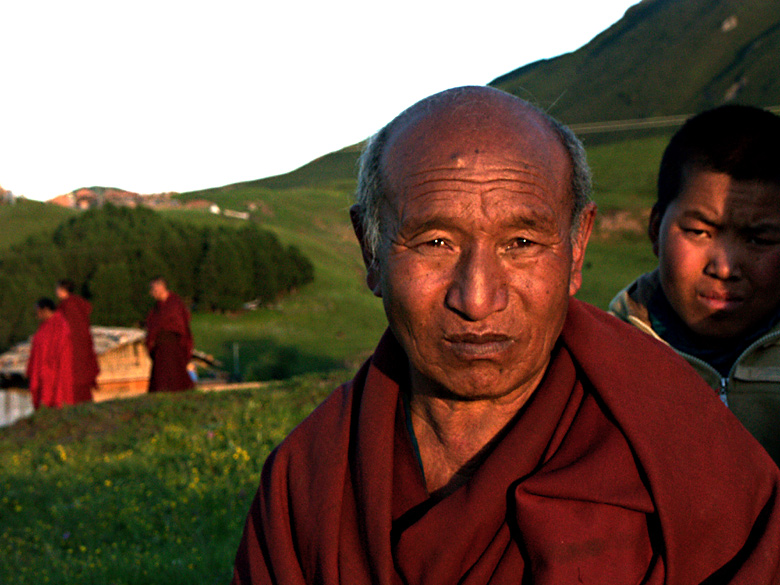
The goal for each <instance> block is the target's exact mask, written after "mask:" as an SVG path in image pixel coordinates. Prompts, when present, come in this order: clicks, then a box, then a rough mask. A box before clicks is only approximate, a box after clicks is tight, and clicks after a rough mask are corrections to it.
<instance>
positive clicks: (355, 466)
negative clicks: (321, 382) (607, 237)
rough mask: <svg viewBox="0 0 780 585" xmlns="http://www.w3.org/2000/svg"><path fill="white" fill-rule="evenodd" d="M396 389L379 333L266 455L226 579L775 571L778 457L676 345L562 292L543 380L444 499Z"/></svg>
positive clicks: (654, 579) (575, 578)
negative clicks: (560, 317)
mask: <svg viewBox="0 0 780 585" xmlns="http://www.w3.org/2000/svg"><path fill="white" fill-rule="evenodd" d="M406 391H408V360H407V358H406V356H405V354H404V352H403V350H402V349H401V347H400V346H399V345H398V343H397V341H396V340H395V338H394V337H393V336H392V334H390V333H386V334H385V336H384V337H383V339H382V341H381V342H380V344H379V346H378V348H377V350H376V352H375V353H374V355H373V357H372V358H371V360H370V361H369V362H367V363H366V364H365V365H364V366H363V368H361V370H360V371H359V372H358V374H357V375H356V377H355V378H354V380H352V381H351V382H349V383H347V384H345V385H343V386H342V387H340V388H339V389H338V390H337V391H336V392H334V393H333V394H332V395H331V396H330V397H329V398H328V399H327V400H326V401H325V402H324V403H323V404H322V405H320V406H319V407H318V408H317V409H316V410H315V411H314V412H313V413H312V414H311V415H310V416H309V417H308V418H307V419H306V420H305V421H304V422H303V423H301V424H300V425H299V426H298V427H297V428H296V429H295V430H294V431H293V432H292V433H291V434H290V435H289V437H288V438H287V439H285V441H284V442H283V443H282V444H281V445H280V446H279V447H277V449H275V450H274V451H273V453H272V454H271V455H270V456H269V458H268V460H267V462H266V464H265V466H264V468H263V473H262V479H261V484H260V488H259V490H258V493H257V495H256V497H255V499H254V501H253V503H252V506H251V508H250V511H249V515H248V518H247V522H246V526H245V528H244V533H243V537H242V540H241V542H240V545H239V549H238V553H237V556H236V564H235V570H234V577H233V583H234V584H236V585H246V584H248V583H255V584H259V583H278V584H285V585H287V584H295V585H297V584H303V583H328V584H330V583H372V584H386V585H400V584H410V585H411V584H414V585H417V584H419V585H450V584H455V583H462V584H464V585H477V584H486V583H490V584H504V583H523V584H537V585H559V584H569V583H571V584H582V583H586V584H587V583H590V584H599V585H602V584H607V583H608V584H610V585H617V584H623V583H626V584H632V585H636V584H640V583H644V584H648V585H656V584H658V585H660V584H662V583H665V584H672V585H689V584H690V585H693V584H698V583H705V582H706V583H740V584H745V585H747V584H751V585H753V584H759V583H761V584H763V583H766V584H770V583H778V582H780V502H778V497H777V496H778V494H777V492H778V485H779V483H780V470H778V469H777V467H776V466H775V465H774V463H773V462H772V460H771V458H769V456H768V455H767V454H766V452H765V451H764V450H763V449H762V448H761V447H760V446H759V445H758V443H757V442H756V441H755V440H754V439H753V438H752V437H751V436H750V435H749V433H747V431H745V430H744V428H743V427H742V425H741V424H740V423H739V422H738V421H737V420H736V418H734V417H733V415H732V414H731V413H729V412H728V410H727V409H726V408H725V407H724V406H723V405H722V404H721V403H720V401H719V400H718V398H717V396H715V395H713V394H712V391H711V390H710V389H709V387H707V386H706V385H705V384H704V383H703V382H702V381H701V379H700V378H699V377H698V375H697V374H696V373H695V372H694V371H693V370H692V369H691V368H690V367H689V366H688V365H687V364H686V363H685V362H684V361H683V360H682V359H681V358H679V357H678V356H677V355H676V354H674V353H673V352H671V351H670V350H669V349H668V348H666V347H664V346H663V345H662V344H660V343H658V342H656V341H655V340H652V339H651V338H650V337H648V336H646V335H643V334H642V333H641V332H639V331H638V330H635V329H633V328H632V327H630V326H628V325H626V324H624V323H621V322H620V321H618V320H617V319H615V318H613V317H611V316H608V315H606V314H605V313H603V312H602V311H599V310H597V309H595V308H593V307H590V306H588V305H586V304H584V303H581V302H578V301H572V302H571V304H570V308H569V313H568V315H567V319H566V323H565V325H564V328H563V332H562V334H561V337H560V339H559V340H558V343H557V345H556V348H555V350H554V352H553V355H552V359H551V362H550V365H549V367H548V370H547V372H546V374H545V377H544V379H543V381H542V383H541V384H540V386H539V387H538V388H537V389H536V391H535V392H534V394H533V395H532V397H531V398H530V399H529V401H528V402H527V403H526V405H525V406H524V407H523V408H522V409H521V411H520V412H519V413H518V414H517V416H516V417H515V419H514V420H513V421H512V422H511V423H510V425H509V426H508V428H507V429H506V430H505V433H504V434H503V436H502V438H501V440H500V441H499V442H498V443H497V444H496V445H495V446H494V448H493V449H492V451H491V452H490V454H489V455H488V456H487V458H486V459H485V460H484V462H483V463H482V465H481V466H480V467H479V468H478V469H477V470H476V472H475V473H474V475H473V476H472V477H471V478H470V479H469V480H468V482H467V483H466V484H465V485H463V486H461V487H460V488H459V489H458V490H456V491H455V492H453V493H451V494H449V495H448V496H446V497H444V498H439V499H436V498H432V497H430V496H429V494H428V493H427V490H426V487H425V481H424V476H423V470H421V469H420V466H419V463H418V460H417V458H416V456H415V454H414V451H413V448H412V442H411V439H410V437H409V433H408V432H407V430H406V421H405V414H404V409H403V406H402V401H401V400H400V399H399V394H400V393H402V392H406ZM708 579H709V580H708Z"/></svg>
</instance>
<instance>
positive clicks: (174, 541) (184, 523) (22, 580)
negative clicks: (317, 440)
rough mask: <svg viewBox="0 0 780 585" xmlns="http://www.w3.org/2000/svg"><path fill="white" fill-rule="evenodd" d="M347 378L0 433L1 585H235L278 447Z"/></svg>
mask: <svg viewBox="0 0 780 585" xmlns="http://www.w3.org/2000/svg"><path fill="white" fill-rule="evenodd" d="M350 375H351V373H350V372H346V371H339V372H333V373H331V374H329V375H327V376H324V375H323V376H305V377H298V378H295V379H292V380H288V381H285V382H276V383H271V384H268V385H267V386H263V387H258V388H256V389H251V390H232V391H225V392H218V393H217V392H214V393H205V392H190V393H186V394H179V395H146V396H142V397H140V398H137V399H130V400H120V401H114V402H109V403H101V404H89V405H79V406H76V407H70V408H65V409H62V410H43V411H40V412H38V413H36V414H35V415H34V416H32V417H31V418H29V419H27V420H24V421H20V422H18V423H17V424H15V425H14V426H12V427H9V428H5V429H0V526H1V527H2V530H0V583H16V584H19V585H23V584H28V583H30V584H33V583H35V584H39V583H57V584H63V585H67V584H71V583H72V584H85V583H94V584H96V585H98V584H99V585H131V584H138V585H141V584H149V583H161V584H166V585H172V584H179V583H180V584H185V583H186V584H209V585H210V584H218V583H227V582H228V581H229V579H230V576H231V574H232V563H233V557H234V555H235V552H236V548H237V545H238V540H239V538H240V535H241V530H242V528H243V523H244V519H245V516H246V512H247V510H248V507H249V503H250V501H251V498H252V496H253V495H254V492H255V490H256V489H257V486H258V484H259V481H260V470H261V467H262V463H263V461H264V460H265V458H266V456H267V455H268V453H269V452H270V451H271V449H272V448H273V447H274V446H275V445H276V444H277V443H278V442H279V441H281V439H282V438H283V437H284V436H285V435H287V433H288V432H289V431H290V430H291V429H292V427H293V426H294V425H295V424H297V422H298V421H300V420H301V419H302V418H303V417H304V416H305V415H306V414H308V413H309V412H310V411H311V410H312V409H313V408H314V406H315V405H316V404H318V403H319V402H321V401H322V400H323V399H324V397H325V396H326V395H327V394H329V393H330V392H331V391H332V390H333V389H334V388H335V387H336V386H337V385H338V384H339V383H340V382H341V381H343V380H345V379H346V378H348V377H350Z"/></svg>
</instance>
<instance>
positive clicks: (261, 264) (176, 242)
mask: <svg viewBox="0 0 780 585" xmlns="http://www.w3.org/2000/svg"><path fill="white" fill-rule="evenodd" d="M158 275H162V276H163V277H165V278H166V279H167V280H168V282H169V285H170V287H171V289H172V290H174V291H176V293H178V294H179V295H180V296H181V297H183V298H184V299H185V300H187V301H189V302H190V303H191V305H192V307H193V308H194V310H196V311H234V310H237V309H240V308H242V307H243V306H244V305H245V304H246V303H247V302H251V301H254V302H257V303H258V304H259V305H264V304H268V303H271V302H273V301H275V300H277V299H278V298H280V297H282V296H283V295H285V294H286V293H288V292H290V291H292V290H294V289H296V288H297V287H300V286H302V285H304V284H306V283H308V282H311V281H312V280H313V278H314V269H313V266H312V264H311V262H310V261H309V259H308V258H306V257H305V256H304V255H303V254H302V253H301V252H300V251H299V250H298V249H297V248H295V247H294V246H287V247H285V246H283V245H282V244H281V243H280V242H279V240H278V239H277V238H276V236H275V235H274V234H273V233H271V232H269V231H267V230H264V229H261V228H259V227H258V226H257V225H256V224H254V223H247V224H245V225H244V226H243V227H241V228H228V227H219V228H216V227H202V226H198V225H195V224H191V223H188V222H183V221H171V220H169V219H167V218H165V217H162V216H161V215H159V214H158V213H156V212H154V211H152V210H150V209H146V208H138V209H130V208H127V207H115V206H111V205H106V206H104V207H103V208H101V209H95V210H90V211H86V212H84V213H82V214H79V215H78V216H77V217H75V218H73V219H71V220H69V221H67V222H65V223H64V224H62V225H61V226H60V227H59V228H57V230H56V231H55V232H54V234H53V236H48V237H45V238H44V237H41V236H36V237H33V238H30V239H29V240H27V241H26V242H25V243H23V244H21V245H17V246H14V247H12V248H11V249H10V250H8V251H7V252H4V253H2V254H0V350H4V349H7V348H8V347H9V346H10V345H12V344H14V343H16V342H18V341H20V340H22V339H25V338H26V337H27V336H29V335H30V334H31V333H32V332H33V331H34V330H35V328H36V326H37V323H36V321H35V313H34V310H33V305H34V303H35V301H36V300H37V299H38V298H39V297H41V296H52V295H53V294H54V284H55V282H56V280H57V279H60V278H69V279H71V280H72V281H74V282H75V283H76V286H77V289H78V290H77V292H79V293H80V294H82V295H83V296H85V297H86V298H88V299H89V300H90V301H91V302H92V306H93V314H92V322H93V323H94V324H99V325H115V326H133V325H137V324H138V323H139V322H140V321H142V320H143V319H144V317H145V315H146V313H147V311H148V310H149V308H151V305H152V303H153V301H152V299H151V298H150V297H149V294H148V291H149V281H150V280H151V279H152V278H153V277H155V276H158Z"/></svg>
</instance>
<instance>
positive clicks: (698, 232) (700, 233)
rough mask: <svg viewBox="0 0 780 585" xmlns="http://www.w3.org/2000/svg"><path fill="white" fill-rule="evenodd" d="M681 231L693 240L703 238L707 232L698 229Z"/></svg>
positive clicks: (683, 229)
mask: <svg viewBox="0 0 780 585" xmlns="http://www.w3.org/2000/svg"><path fill="white" fill-rule="evenodd" d="M682 231H683V232H684V233H686V234H687V235H689V236H691V237H693V238H703V237H704V236H706V235H707V230H704V229H699V228H686V227H684V228H682Z"/></svg>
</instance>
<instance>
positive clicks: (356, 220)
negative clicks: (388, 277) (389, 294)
mask: <svg viewBox="0 0 780 585" xmlns="http://www.w3.org/2000/svg"><path fill="white" fill-rule="evenodd" d="M360 211H361V208H360V205H358V204H357V203H356V204H355V205H353V206H352V207H350V208H349V218H350V220H352V229H353V230H354V231H355V236H356V237H357V239H358V242H359V243H360V251H361V253H362V254H363V264H365V266H366V284H367V285H368V288H369V289H370V290H371V292H372V293H374V295H375V296H377V297H381V296H382V288H381V286H380V285H381V280H382V279H381V278H380V274H379V263H378V261H377V259H376V258H375V256H374V254H373V252H372V251H371V249H370V247H369V246H368V245H367V244H366V237H365V230H364V229H363V221H362V219H361V215H362V214H361V213H360Z"/></svg>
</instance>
